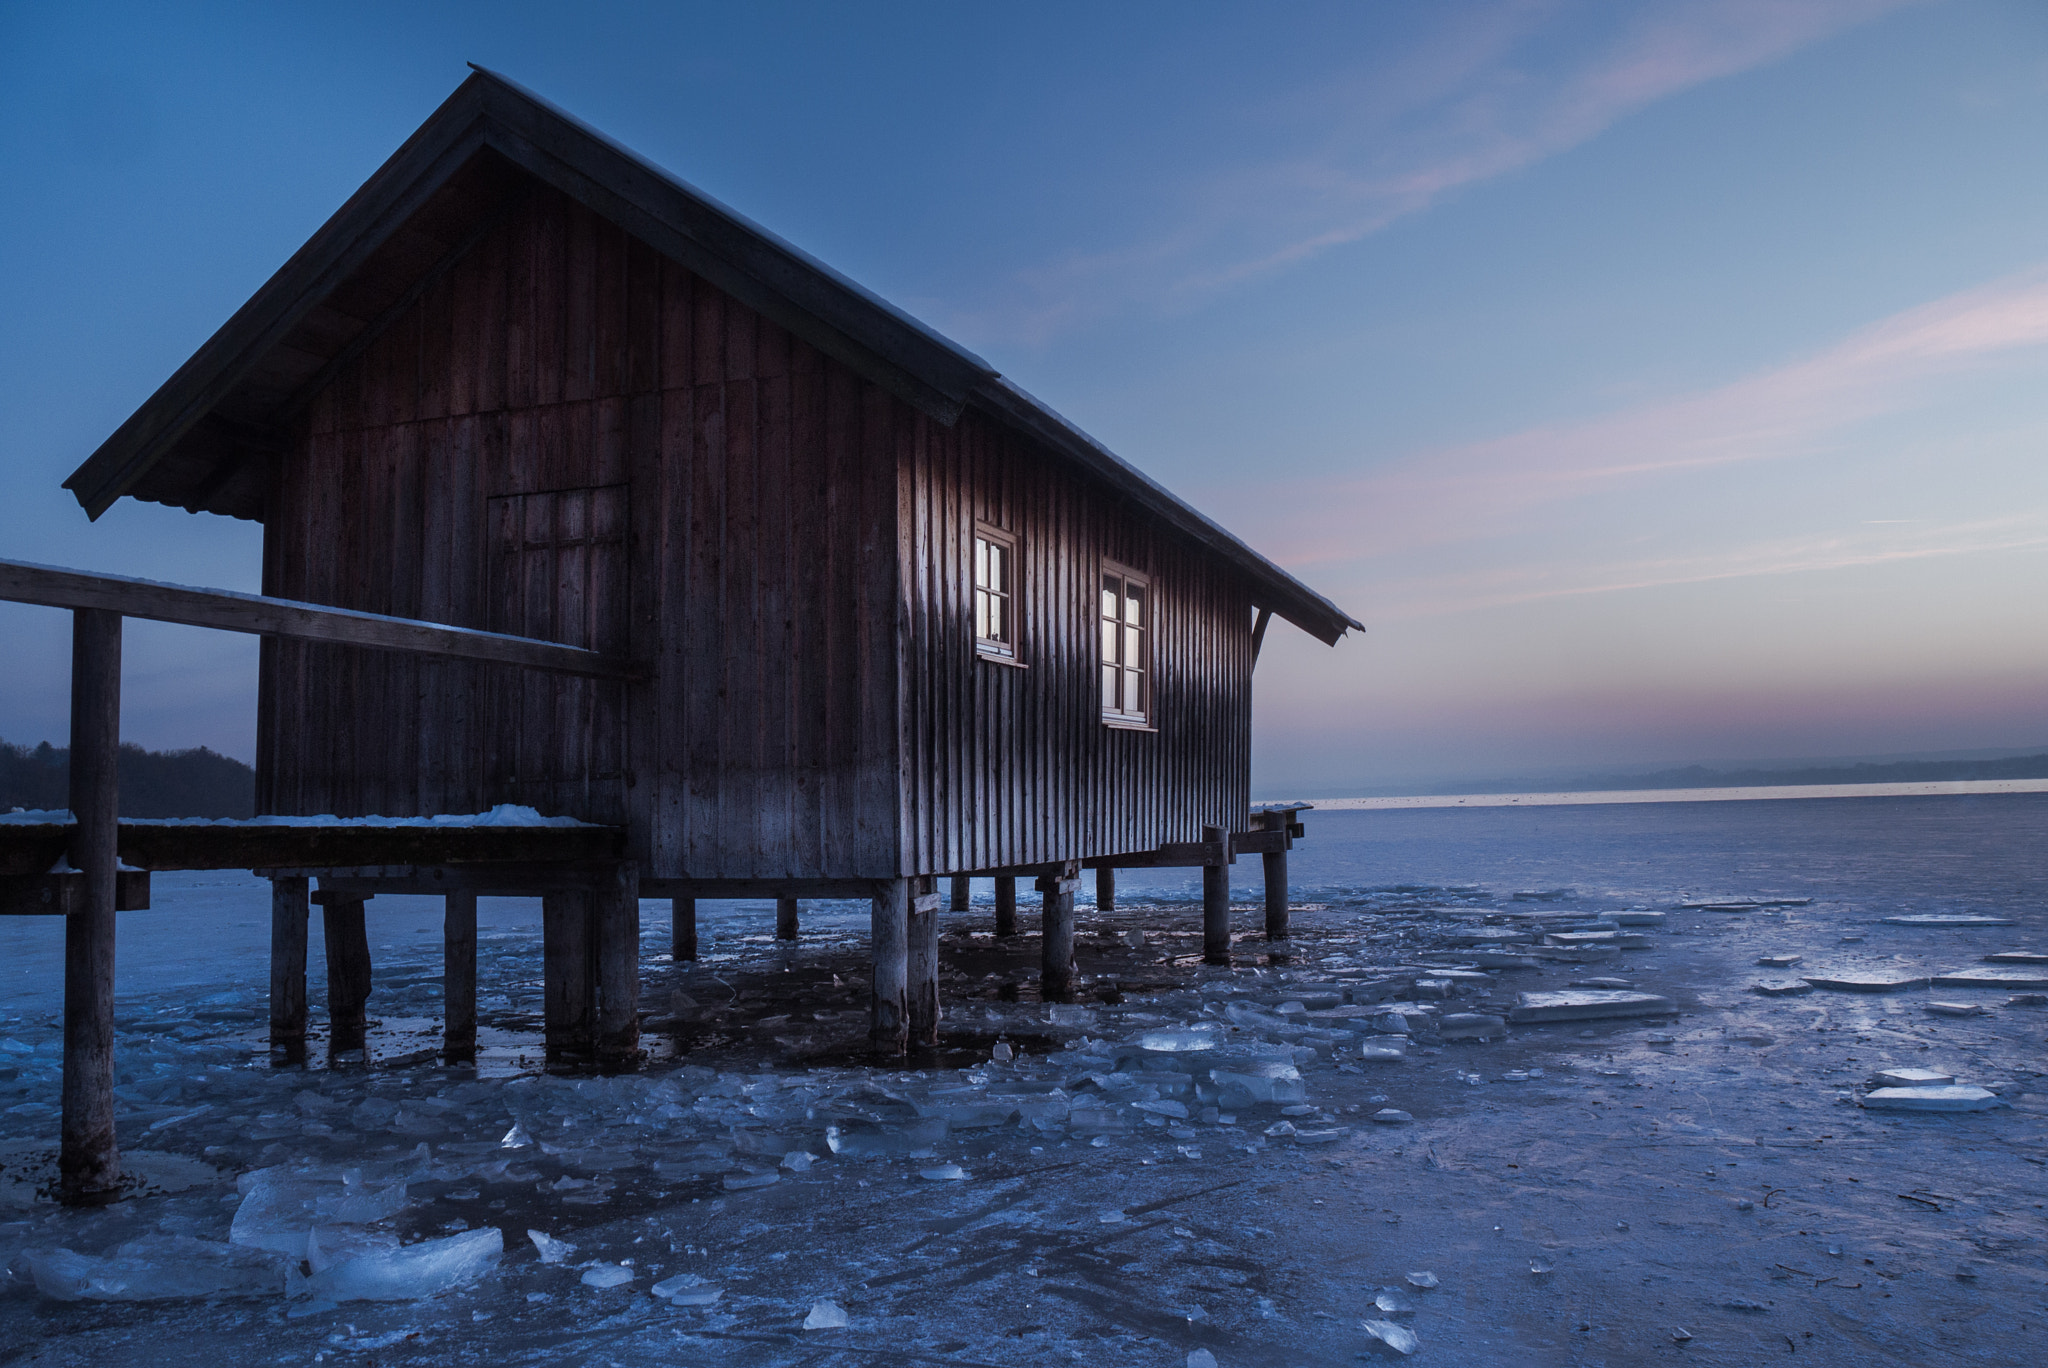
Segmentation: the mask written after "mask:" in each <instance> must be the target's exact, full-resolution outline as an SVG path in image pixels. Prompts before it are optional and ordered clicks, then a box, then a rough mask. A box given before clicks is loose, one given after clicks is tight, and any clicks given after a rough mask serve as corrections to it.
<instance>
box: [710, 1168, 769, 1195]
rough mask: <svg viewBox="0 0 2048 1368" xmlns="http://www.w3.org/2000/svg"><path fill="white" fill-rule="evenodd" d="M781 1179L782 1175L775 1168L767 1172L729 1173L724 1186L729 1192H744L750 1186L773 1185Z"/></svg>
mask: <svg viewBox="0 0 2048 1368" xmlns="http://www.w3.org/2000/svg"><path fill="white" fill-rule="evenodd" d="M781 1180H782V1175H781V1174H779V1173H777V1172H776V1171H775V1170H774V1169H769V1170H768V1171H767V1172H766V1173H728V1174H726V1175H725V1180H724V1187H725V1190H726V1191H727V1192H744V1191H746V1190H747V1189H748V1188H764V1187H773V1186H774V1185H775V1184H776V1183H778V1182H780V1181H781Z"/></svg>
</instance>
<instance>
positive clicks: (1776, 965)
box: [1756, 955, 1806, 969]
mask: <svg viewBox="0 0 2048 1368" xmlns="http://www.w3.org/2000/svg"><path fill="white" fill-rule="evenodd" d="M1805 958H1806V956H1804V955H1758V956H1757V957H1756V962H1757V963H1758V964H1759V965H1761V966H1762V967H1763V968H1765V969H1790V968H1791V967H1792V966H1793V965H1795V964H1797V963H1799V961H1801V960H1803V959H1805Z"/></svg>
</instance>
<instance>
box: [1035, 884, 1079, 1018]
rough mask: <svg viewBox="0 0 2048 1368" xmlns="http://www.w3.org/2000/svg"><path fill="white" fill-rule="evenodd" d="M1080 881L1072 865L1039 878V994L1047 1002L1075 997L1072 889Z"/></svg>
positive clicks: (1077, 885)
mask: <svg viewBox="0 0 2048 1368" xmlns="http://www.w3.org/2000/svg"><path fill="white" fill-rule="evenodd" d="M1080 884H1081V875H1080V871H1079V870H1078V869H1077V868H1076V867H1074V866H1073V865H1069V866H1067V868H1066V870H1065V871H1064V872H1062V873H1060V874H1048V875H1045V876H1044V877H1042V878H1040V879H1039V881H1038V891H1039V892H1040V893H1041V894H1043V895H1044V897H1045V903H1044V913H1043V928H1044V934H1043V942H1042V944H1041V945H1040V947H1039V949H1040V958H1039V975H1038V995H1039V996H1040V997H1041V998H1043V999H1044V1000H1045V1001H1047V1002H1072V1001H1073V1000H1074V890H1075V889H1076V888H1078V887H1080Z"/></svg>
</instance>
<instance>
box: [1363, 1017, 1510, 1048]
mask: <svg viewBox="0 0 2048 1368" xmlns="http://www.w3.org/2000/svg"><path fill="white" fill-rule="evenodd" d="M1437 1032H1438V1034H1439V1035H1441V1036H1443V1038H1444V1039H1445V1040H1492V1039H1493V1038H1494V1037H1496V1036H1504V1035H1506V1034H1507V1033H1508V1024H1507V1022H1505V1021H1503V1020H1502V1019H1501V1018H1499V1017H1497V1016H1489V1015H1487V1014H1485V1013H1483V1012H1452V1013H1450V1014H1449V1015H1447V1016H1445V1017H1444V1019H1443V1021H1442V1022H1441V1023H1440V1024H1439V1025H1438V1027H1437ZM1371 1048H1372V1047H1371V1046H1363V1047H1361V1048H1360V1050H1359V1058H1361V1059H1364V1058H1366V1057H1367V1055H1366V1053H1365V1051H1366V1050H1368V1049H1371Z"/></svg>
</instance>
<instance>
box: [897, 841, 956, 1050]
mask: <svg viewBox="0 0 2048 1368" xmlns="http://www.w3.org/2000/svg"><path fill="white" fill-rule="evenodd" d="M955 882H956V883H958V882H959V881H958V880H956V881H955ZM931 885H932V881H931V880H930V879H918V880H916V881H915V884H914V887H913V888H912V889H911V895H910V916H909V922H908V926H907V930H908V933H909V935H908V940H909V947H908V953H907V954H906V956H905V960H904V971H905V972H904V977H905V987H906V996H907V998H908V1001H909V1006H910V1039H911V1040H912V1041H913V1042H914V1043H916V1044H918V1045H936V1044H938V1043H939V895H938V894H937V893H935V892H933V891H932V887H931Z"/></svg>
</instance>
